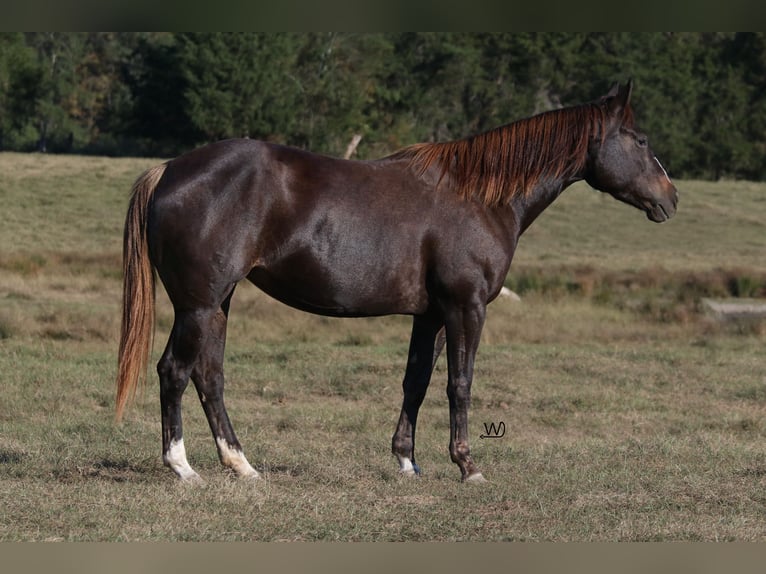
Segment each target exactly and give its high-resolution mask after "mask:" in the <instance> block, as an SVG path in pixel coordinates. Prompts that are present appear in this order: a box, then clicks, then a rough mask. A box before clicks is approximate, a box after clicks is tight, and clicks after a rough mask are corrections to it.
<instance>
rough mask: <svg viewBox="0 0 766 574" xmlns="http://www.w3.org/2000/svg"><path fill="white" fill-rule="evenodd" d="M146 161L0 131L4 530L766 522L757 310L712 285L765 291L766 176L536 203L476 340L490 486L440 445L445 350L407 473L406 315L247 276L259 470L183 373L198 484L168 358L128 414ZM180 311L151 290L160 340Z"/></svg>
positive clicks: (722, 536)
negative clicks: (178, 468)
mask: <svg viewBox="0 0 766 574" xmlns="http://www.w3.org/2000/svg"><path fill="white" fill-rule="evenodd" d="M153 163H155V162H154V161H152V160H131V159H119V160H118V159H105V158H81V157H66V156H43V155H22V154H0V173H2V174H3V177H2V178H0V200H2V205H3V207H2V222H3V225H2V226H0V244H1V245H2V246H3V248H2V251H0V373H2V383H3V392H2V394H0V501H2V506H3V512H2V514H0V540H3V541H13V540H77V541H85V540H116V541H120V540H157V541H162V540H262V541H275V540H285V541H288V540H321V541H332V540H360V541H379V540H392V541H399V540H419V541H430V540H489V541H494V540H498V541H499V540H557V541H583V540H588V541H590V540H764V539H766V519H764V517H765V516H766V496H764V494H763V493H764V487H766V443H765V441H764V438H765V435H766V417H765V416H764V412H765V411H764V407H766V390H764V389H766V371H765V370H764V363H763V349H764V344H765V343H766V328H764V326H763V324H752V325H748V326H742V325H736V324H732V325H719V324H717V323H714V322H713V321H712V320H711V319H709V318H708V317H706V316H705V315H704V314H703V313H702V312H701V310H700V309H699V305H698V301H699V298H700V297H701V296H708V295H711V294H713V295H715V294H721V295H738V294H742V295H743V296H745V295H747V296H750V295H757V296H758V295H760V296H763V294H764V293H763V292H762V289H763V283H762V281H763V277H764V276H766V265H765V264H764V261H765V260H764V259H763V253H764V251H763V247H764V239H765V238H766V234H765V233H764V223H763V222H764V221H766V201H764V199H766V185H762V184H752V183H740V182H737V183H733V182H720V183H715V184H712V183H703V182H679V189H680V191H681V204H680V207H679V212H678V215H677V217H676V218H675V219H674V220H672V221H671V222H669V223H667V224H664V225H655V224H652V223H650V222H648V221H646V219H645V218H644V217H643V215H642V214H640V213H639V212H638V211H635V210H633V209H632V208H629V207H627V206H624V205H620V204H618V203H617V202H615V201H613V200H611V199H610V198H607V197H602V196H600V195H599V194H598V193H596V192H593V191H589V190H587V189H572V190H569V191H568V192H567V193H565V194H564V196H563V197H562V198H561V199H560V200H559V201H558V202H557V203H556V204H554V205H553V206H552V207H551V208H550V209H549V210H548V211H547V212H546V213H544V214H543V216H542V217H541V218H540V220H538V222H536V223H535V224H534V225H533V227H532V228H531V229H530V230H529V231H528V234H527V236H525V238H524V239H523V240H522V243H521V246H520V248H519V251H518V254H517V260H516V263H515V265H514V267H513V268H512V273H511V276H510V277H509V280H508V283H509V285H511V286H513V287H514V288H515V289H517V290H518V291H520V292H521V293H522V301H521V302H520V303H512V302H508V301H504V300H499V301H497V302H495V303H493V304H492V305H491V306H490V308H489V312H488V321H487V325H486V328H485V331H484V334H483V339H482V346H481V348H480V350H479V356H478V359H477V364H476V374H475V384H474V388H473V396H474V399H473V405H472V410H471V421H470V432H471V437H472V448H473V454H474V457H475V459H476V460H477V462H478V463H479V464H480V466H481V468H482V470H483V472H484V474H485V476H486V477H487V478H488V479H489V480H490V482H489V483H488V484H486V485H465V484H461V483H460V481H459V472H458V470H457V468H456V467H455V465H453V464H452V463H451V462H450V461H449V456H448V454H447V448H446V447H447V442H448V411H447V404H446V396H445V382H446V366H445V364H444V359H443V358H442V359H441V360H440V363H439V364H438V365H437V371H436V373H435V375H434V379H433V382H432V386H431V388H430V390H429V393H428V396H427V397H426V401H425V403H424V406H423V409H422V414H421V418H420V425H419V427H418V460H419V463H420V464H421V466H422V468H423V471H424V475H423V476H422V477H421V478H420V479H418V480H402V479H400V478H399V477H398V475H397V472H396V471H397V465H396V462H395V460H394V458H393V457H392V455H391V454H390V452H389V448H390V439H391V434H392V432H393V430H394V426H395V424H396V419H397V416H398V412H399V407H400V400H401V390H400V384H401V376H402V374H403V368H404V362H405V357H406V351H407V343H408V341H407V338H408V335H409V327H410V325H409V320H408V319H407V318H404V317H386V318H380V319H370V320H366V319H365V320H338V319H326V318H321V317H315V316H310V315H307V314H304V313H300V312H298V311H294V310H292V309H288V308H286V307H284V306H282V305H280V304H279V303H276V302H274V301H272V300H271V299H269V298H268V297H267V296H265V295H263V294H262V293H260V292H259V291H258V290H256V289H255V288H254V287H252V286H250V285H246V284H245V285H242V286H240V287H239V288H238V290H237V293H236V295H235V298H234V301H233V303H232V311H231V321H230V330H229V346H228V348H227V359H226V374H227V400H228V405H229V412H230V415H231V417H232V419H233V422H234V425H235V428H236V430H237V432H238V434H239V437H240V439H241V441H242V443H243V445H244V447H245V451H246V454H247V456H248V458H249V459H250V461H251V462H252V463H253V464H254V466H256V468H258V469H259V470H260V471H262V472H263V474H264V480H262V481H259V482H256V483H251V482H246V481H240V480H237V479H235V478H233V477H232V476H231V475H230V474H228V473H227V472H226V471H224V470H222V468H221V467H220V465H219V464H218V461H217V456H216V453H215V448H214V444H213V441H212V439H211V437H210V433H209V430H208V427H207V422H206V421H205V419H204V415H203V414H202V411H201V408H200V407H199V404H198V401H197V399H196V396H195V394H194V392H193V391H190V392H188V393H187V394H186V396H185V399H184V416H185V418H184V422H185V441H186V447H187V452H188V455H189V459H190V462H191V464H192V465H193V466H194V467H195V468H196V469H197V470H198V471H199V472H200V474H201V475H202V476H203V478H204V479H205V483H204V484H202V485H196V486H189V485H183V484H180V483H178V482H177V481H176V480H175V478H174V476H173V475H172V473H171V472H170V471H169V470H167V469H165V468H164V467H163V466H162V462H161V457H160V436H159V405H158V397H157V388H156V386H157V383H156V380H155V378H154V377H153V376H152V377H150V384H149V386H148V388H147V389H146V391H145V393H144V394H143V395H142V396H140V397H139V399H138V400H137V403H136V404H135V405H134V406H133V407H132V408H131V409H130V410H129V411H128V413H127V416H126V420H125V421H124V422H123V423H122V424H120V425H116V424H114V422H113V416H114V415H113V412H114V409H113V398H114V388H113V386H114V383H113V380H114V374H115V365H116V340H117V332H118V329H119V301H120V271H119V269H120V267H119V265H120V255H119V254H120V249H121V246H120V242H121V233H122V230H121V226H122V220H123V218H124V211H125V206H126V202H127V194H128V190H129V187H130V184H131V182H132V180H133V179H134V178H135V177H136V176H137V175H138V174H139V173H140V172H141V171H142V170H143V169H145V168H146V167H148V166H149V165H152V164H153ZM170 321H171V311H170V308H169V305H168V303H167V300H166V298H165V296H164V294H163V293H162V291H161V290H160V291H159V315H158V322H157V341H156V342H155V345H154V358H155V359H156V358H157V355H158V353H159V351H160V350H161V348H162V346H163V345H164V342H165V338H166V336H167V331H168V328H169V325H170ZM500 421H503V422H504V423H505V425H506V434H505V436H504V437H503V438H501V439H496V440H492V439H487V440H481V439H479V435H480V434H482V433H483V432H484V428H483V424H484V423H490V422H495V423H497V422H500Z"/></svg>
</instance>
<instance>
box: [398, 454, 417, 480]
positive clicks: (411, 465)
mask: <svg viewBox="0 0 766 574" xmlns="http://www.w3.org/2000/svg"><path fill="white" fill-rule="evenodd" d="M399 475H400V476H420V467H419V466H418V465H417V463H416V462H415V461H413V460H410V459H409V458H400V459H399Z"/></svg>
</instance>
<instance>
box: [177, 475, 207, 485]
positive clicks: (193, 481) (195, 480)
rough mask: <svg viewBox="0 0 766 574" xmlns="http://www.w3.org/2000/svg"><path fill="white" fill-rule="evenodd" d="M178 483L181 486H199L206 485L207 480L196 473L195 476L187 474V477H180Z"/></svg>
mask: <svg viewBox="0 0 766 574" xmlns="http://www.w3.org/2000/svg"><path fill="white" fill-rule="evenodd" d="M178 481H179V482H180V483H181V484H190V485H199V484H205V480H204V479H203V478H202V477H201V476H200V475H199V474H197V473H196V472H195V473H194V474H187V475H185V476H179V477H178Z"/></svg>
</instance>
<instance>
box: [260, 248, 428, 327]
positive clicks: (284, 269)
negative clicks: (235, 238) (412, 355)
mask: <svg viewBox="0 0 766 574" xmlns="http://www.w3.org/2000/svg"><path fill="white" fill-rule="evenodd" d="M394 263H398V265H396V264H394ZM248 279H249V280H250V281H251V282H252V283H254V284H255V285H256V286H257V287H259V288H261V289H262V290H263V291H265V292H266V293H268V294H269V295H271V296H272V297H274V298H275V299H277V300H279V301H282V302H283V303H286V304H287V305H290V306H292V307H295V308H298V309H301V310H304V311H308V312H311V313H316V314H320V315H330V316H337V317H364V316H376V315H391V314H418V313H422V312H424V311H425V310H426V309H427V307H428V296H427V293H426V289H425V278H424V273H423V272H422V270H421V269H419V266H418V264H417V263H416V262H412V261H410V262H402V261H391V260H387V258H386V257H385V256H384V257H376V258H374V259H368V258H366V257H339V256H337V254H327V253H316V252H312V251H298V252H294V253H292V254H290V255H287V256H285V257H282V258H280V259H279V261H275V262H271V263H268V264H262V263H257V264H256V266H255V267H253V269H252V270H251V271H250V273H249V274H248Z"/></svg>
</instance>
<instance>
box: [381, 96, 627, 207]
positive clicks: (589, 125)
mask: <svg viewBox="0 0 766 574" xmlns="http://www.w3.org/2000/svg"><path fill="white" fill-rule="evenodd" d="M607 113H608V112H607V110H606V107H605V105H604V104H603V100H602V101H600V102H595V103H588V104H582V105H578V106H572V107H568V108H562V109H558V110H553V111H548V112H543V113H541V114H538V115H535V116H532V117H529V118H526V119H523V120H519V121H516V122H513V123H510V124H507V125H504V126H500V127H498V128H495V129H492V130H489V131H487V132H484V133H481V134H478V135H474V136H470V137H467V138H463V139H460V140H455V141H448V142H436V143H419V144H414V145H411V146H408V147H405V148H403V149H401V150H399V151H398V152H396V153H394V154H393V156H391V157H393V158H396V159H409V160H410V165H411V166H412V167H413V168H414V169H415V170H416V172H417V173H418V174H419V175H423V174H424V173H425V172H426V171H428V170H429V169H430V168H431V167H435V168H436V169H437V170H439V177H438V182H439V183H441V182H442V180H443V179H444V177H445V176H446V175H449V179H450V181H451V182H452V185H453V186H454V187H455V189H456V191H457V193H458V194H459V195H460V196H461V197H463V198H464V199H470V198H474V199H477V200H479V201H481V202H483V203H484V204H485V205H488V206H496V205H502V204H507V203H508V202H510V201H511V199H513V198H514V197H516V196H518V195H526V194H528V193H529V192H530V191H531V190H532V189H533V188H534V187H535V185H536V184H537V183H539V182H540V181H544V180H556V179H562V178H569V177H574V176H575V174H577V173H579V172H581V171H582V169H583V168H584V167H585V162H586V159H587V151H588V143H589V141H590V139H591V137H600V138H601V139H602V140H603V137H604V136H605V133H604V130H603V129H602V126H604V125H605V124H606V120H607ZM623 114H624V116H623V122H624V124H626V125H632V123H633V122H632V119H633V118H632V116H633V114H632V111H631V109H630V107H629V106H628V107H627V108H626V109H625V110H624V111H623ZM439 183H437V187H438V185H439Z"/></svg>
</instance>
